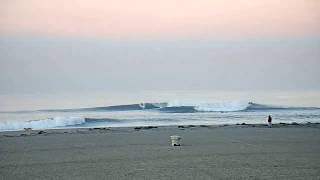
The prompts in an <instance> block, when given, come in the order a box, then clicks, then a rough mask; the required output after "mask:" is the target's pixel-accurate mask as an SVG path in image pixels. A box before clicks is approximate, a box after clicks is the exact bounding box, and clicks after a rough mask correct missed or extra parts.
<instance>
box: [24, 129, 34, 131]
mask: <svg viewBox="0 0 320 180" xmlns="http://www.w3.org/2000/svg"><path fill="white" fill-rule="evenodd" d="M24 130H25V131H32V128H24Z"/></svg>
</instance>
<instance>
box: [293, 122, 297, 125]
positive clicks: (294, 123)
mask: <svg viewBox="0 0 320 180" xmlns="http://www.w3.org/2000/svg"><path fill="white" fill-rule="evenodd" d="M291 124H292V125H299V124H298V123H296V122H292V123H291Z"/></svg>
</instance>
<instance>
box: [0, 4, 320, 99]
mask: <svg viewBox="0 0 320 180" xmlns="http://www.w3.org/2000/svg"><path fill="white" fill-rule="evenodd" d="M319 22H320V1H318V0H259V1H257V0H239V1H231V0H223V1H222V0H221V1H220V0H196V1H195V0H194V1H190V0H161V1H160V0H157V1H155V0H136V1H129V0H114V1H113V0H112V1H110V0H101V1H100V0H91V1H88V0H87V1H84V0H73V1H71V0H70V1H63V0H55V1H52V0H2V1H1V2H0V93H25V92H28V93H30V92H31V93H32V92H74V91H97V90H109V91H130V90H155V89H161V90H188V89H196V90H224V89H227V90H254V89H257V90H258V89H259V90H261V89H274V90H279V89H280V90H320V72H319V68H320V23H319Z"/></svg>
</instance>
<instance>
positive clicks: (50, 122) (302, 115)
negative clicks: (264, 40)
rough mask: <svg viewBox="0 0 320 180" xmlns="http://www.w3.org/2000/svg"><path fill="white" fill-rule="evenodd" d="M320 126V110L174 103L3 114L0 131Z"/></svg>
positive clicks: (238, 103)
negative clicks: (268, 120) (270, 122)
mask: <svg viewBox="0 0 320 180" xmlns="http://www.w3.org/2000/svg"><path fill="white" fill-rule="evenodd" d="M269 114H270V115H272V116H273V118H274V122H275V123H280V122H282V123H292V122H297V123H307V122H312V123H319V122H320V108H318V107H290V106H275V105H268V104H260V103H259V104H258V103H254V102H248V101H215V102H205V101H201V102H198V101H178V100H175V101H170V102H155V103H136V104H122V105H114V106H104V107H87V108H75V109H72V108H70V109H42V110H34V111H15V112H0V131H14V130H23V129H24V128H32V129H54V128H79V127H133V126H170V125H220V124H238V123H248V124H261V123H265V122H266V117H267V116H268V115H269Z"/></svg>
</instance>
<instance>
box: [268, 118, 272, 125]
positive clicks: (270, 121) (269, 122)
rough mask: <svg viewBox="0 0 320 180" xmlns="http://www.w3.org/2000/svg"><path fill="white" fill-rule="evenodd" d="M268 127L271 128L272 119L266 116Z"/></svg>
mask: <svg viewBox="0 0 320 180" xmlns="http://www.w3.org/2000/svg"><path fill="white" fill-rule="evenodd" d="M268 127H269V128H271V127H272V117H271V115H269V116H268Z"/></svg>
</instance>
